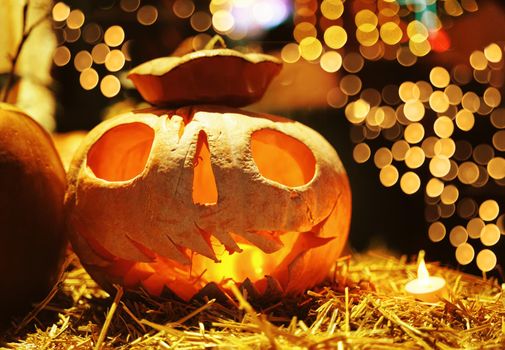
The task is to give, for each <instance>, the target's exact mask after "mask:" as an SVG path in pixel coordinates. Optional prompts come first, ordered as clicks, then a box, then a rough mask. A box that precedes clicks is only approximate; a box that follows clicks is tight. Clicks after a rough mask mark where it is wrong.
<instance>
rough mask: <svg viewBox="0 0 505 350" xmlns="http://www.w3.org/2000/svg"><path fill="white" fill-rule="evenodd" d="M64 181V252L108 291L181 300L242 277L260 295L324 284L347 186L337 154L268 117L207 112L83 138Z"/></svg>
mask: <svg viewBox="0 0 505 350" xmlns="http://www.w3.org/2000/svg"><path fill="white" fill-rule="evenodd" d="M215 56H216V55H211V57H212V58H214V57H215ZM198 57H199V59H202V57H203V61H202V62H200V63H201V64H203V65H205V57H206V56H205V54H201V53H200V56H198ZM224 57H228V53H225V54H224ZM234 57H236V55H235V56H234ZM228 62H229V61H228ZM240 64H241V65H242V64H243V65H245V67H247V68H245V69H249V70H250V69H253V70H254V69H255V70H257V73H258V74H259V73H261V71H262V70H261V68H260V69H258V67H257V66H256V67H249V65H253V66H254V65H256V64H258V63H254V62H248V61H247V62H245V63H244V62H240ZM212 67H213V68H215V67H216V66H215V65H214V66H212ZM228 68H230V67H229V66H228ZM232 68H233V67H232ZM235 68H236V67H235ZM207 69H211V67H208V68H207ZM238 71H240V69H238ZM135 74H136V73H135ZM169 75H170V74H165V75H163V74H162V75H160V77H161V78H160V79H165V78H167V76H169ZM140 78H141V79H136V83H137V87H138V88H139V89H140V90H141V92H142V91H143V89H145V88H146V87H145V81H144V80H142V77H140ZM151 78H152V77H149V79H147V85H148V87H147V88H148V89H151V90H152V86H151V84H152V80H151ZM264 79H266V78H264ZM269 79H271V77H270V78H268V80H269ZM236 80H240V75H239V76H237V77H236ZM134 81H135V79H134ZM234 84H237V82H234ZM242 84H244V85H247V84H248V81H244V82H242ZM162 85H163V84H161V83H160V84H159V85H158V86H162ZM205 89H207V88H205ZM240 89H242V90H241V91H250V90H247V89H246V88H244V87H240V88H237V90H240ZM161 90H163V89H161ZM161 90H160V91H161ZM190 94H191V93H190V92H188V91H186V96H185V97H184V98H188V99H190V97H191V95H190ZM215 94H219V92H218V91H216V92H215ZM255 94H256V93H255ZM161 95H162V94H158V96H161ZM197 95H198V96H201V95H200V94H198V92H197ZM259 95H261V94H259ZM229 98H230V97H229V96H228V95H227V97H226V99H224V101H227V100H228V99H229ZM253 99H255V98H253ZM238 100H242V98H238V99H237V100H236V101H238ZM163 101H164V102H166V103H170V102H169V101H165V99H163ZM220 101H223V99H220ZM193 102H195V101H193ZM68 179H69V188H68V192H67V197H66V205H67V209H68V214H69V215H68V226H69V229H70V237H71V241H72V244H73V247H74V249H75V251H76V252H77V254H78V255H79V257H80V259H81V261H82V263H83V264H84V266H85V267H86V268H87V269H88V271H89V272H90V274H91V275H92V276H94V278H95V279H96V280H97V281H98V282H99V283H101V284H102V285H103V286H105V287H106V288H110V286H111V284H112V283H119V284H122V285H124V286H125V287H127V288H136V287H138V286H141V287H143V288H144V289H146V290H147V291H148V292H149V293H151V294H153V295H159V294H160V293H162V292H163V290H164V289H165V288H167V289H169V290H170V291H172V292H174V293H175V294H176V295H177V296H179V297H180V298H182V299H184V300H189V299H190V298H191V297H193V296H194V295H195V294H197V293H198V292H199V291H201V290H202V289H203V288H204V287H205V286H206V285H207V284H208V283H212V282H213V283H215V284H217V285H218V286H219V287H222V288H223V289H226V284H227V282H229V281H235V282H238V283H240V282H243V281H244V280H249V281H250V282H251V283H252V285H254V287H255V288H256V289H257V291H258V292H259V293H262V292H265V290H269V289H268V288H271V287H274V288H275V289H277V290H279V291H282V293H284V294H293V293H300V292H303V291H304V290H306V289H307V288H309V287H312V286H314V285H315V284H317V283H320V282H321V281H323V280H324V279H325V278H326V277H327V276H328V275H329V273H330V271H331V269H332V266H333V264H334V263H335V260H336V259H337V258H338V257H339V255H340V254H341V252H342V250H343V248H344V245H345V243H346V239H347V233H348V228H349V221H350V210H351V204H350V189H349V184H348V180H347V177H346V174H345V171H344V169H343V167H342V164H341V162H340V160H339V158H338V156H337V153H336V152H335V150H334V149H333V148H332V147H331V146H330V144H329V143H328V142H326V140H324V138H323V137H322V136H320V135H319V134H318V133H317V132H315V131H314V130H312V129H310V128H308V127H306V126H304V125H302V124H300V123H297V122H294V121H291V120H288V119H284V118H281V117H276V116H272V115H267V114H257V113H252V112H246V111H243V110H240V109H234V108H230V107H224V106H213V105H193V106H187V107H181V108H178V109H162V108H153V109H148V110H143V111H134V112H131V113H127V114H124V115H122V116H119V117H116V118H113V119H111V120H108V121H105V122H103V123H102V124H100V125H99V126H97V127H96V128H95V129H94V130H92V131H91V132H90V133H89V134H88V136H87V137H86V138H85V140H84V141H83V143H82V144H81V147H80V149H79V150H78V151H77V155H76V157H75V158H74V161H73V163H72V165H71V167H70V170H69V174H68Z"/></svg>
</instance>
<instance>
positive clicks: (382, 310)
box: [5, 252, 505, 350]
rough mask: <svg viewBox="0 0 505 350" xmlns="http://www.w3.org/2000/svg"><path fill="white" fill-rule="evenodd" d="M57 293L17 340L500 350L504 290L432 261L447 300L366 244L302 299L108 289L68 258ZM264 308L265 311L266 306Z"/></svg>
mask: <svg viewBox="0 0 505 350" xmlns="http://www.w3.org/2000/svg"><path fill="white" fill-rule="evenodd" d="M72 261H73V262H72V263H70V267H69V268H68V269H67V272H66V274H65V275H64V277H63V279H62V281H61V282H60V283H59V285H58V287H56V288H55V289H54V290H53V292H52V294H51V295H50V296H48V298H46V300H45V301H44V302H43V303H42V304H41V305H39V307H38V308H37V309H35V310H34V311H33V312H32V314H31V315H29V317H27V318H25V320H22V321H19V322H17V323H16V324H15V325H13V328H12V329H11V330H10V331H9V333H8V334H7V342H6V343H5V346H7V348H13V349H37V350H38V349H41V350H42V349H98V348H101V349H174V348H177V349H192V348H215V347H226V348H277V349H293V348H310V349H321V348H335V349H396V348H402V349H462V348H464V349H503V348H505V299H504V298H502V293H503V288H502V286H500V285H499V284H498V283H497V282H496V280H493V279H491V280H487V281H486V280H483V279H481V278H478V277H475V276H471V275H467V274H463V273H461V272H458V271H455V270H450V269H446V268H441V267H439V266H437V265H436V264H428V268H429V269H430V272H431V273H432V274H436V275H440V276H442V277H444V278H445V279H446V280H447V282H448V284H449V287H450V297H449V300H445V301H443V302H439V303H436V304H430V303H422V302H418V301H415V300H414V299H413V298H411V297H408V296H406V295H405V293H404V292H403V290H402V288H403V286H404V284H405V283H406V282H407V281H408V280H410V279H413V278H415V274H416V264H415V263H407V262H406V259H405V258H400V259H397V258H394V257H392V256H389V255H388V254H380V253H373V252H370V253H368V254H365V255H356V256H354V257H353V258H351V259H350V260H345V259H343V260H342V261H340V262H338V271H339V277H338V278H337V279H335V281H333V283H332V284H331V285H328V286H326V287H321V288H318V289H315V290H314V291H309V292H308V293H307V294H306V295H304V296H303V297H300V298H298V299H296V300H282V301H280V302H279V301H278V302H277V303H272V304H270V305H266V306H265V305H254V304H253V305H251V304H250V303H249V302H247V301H246V298H244V297H243V296H242V294H241V293H240V292H239V291H238V290H237V289H235V291H234V293H235V296H236V299H235V300H236V301H231V299H230V301H229V303H231V304H229V305H227V306H223V305H221V304H220V303H218V302H215V301H214V300H212V299H211V300H207V301H205V300H204V301H201V302H197V301H195V302H192V303H190V304H185V303H182V302H178V301H174V300H169V299H153V298H149V297H147V296H146V295H144V294H142V293H138V294H132V295H128V296H124V295H122V290H121V289H118V293H117V294H116V295H115V296H111V297H109V296H108V295H107V294H106V293H105V292H103V291H102V290H101V289H100V288H99V287H98V286H97V285H96V284H95V283H94V282H93V281H92V280H91V279H90V277H89V276H88V275H87V274H86V272H85V271H84V270H83V269H82V268H81V267H79V266H78V265H76V263H75V260H73V259H72ZM261 307H263V310H262V312H257V311H255V310H260V309H261Z"/></svg>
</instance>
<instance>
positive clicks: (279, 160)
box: [251, 129, 316, 187]
mask: <svg viewBox="0 0 505 350" xmlns="http://www.w3.org/2000/svg"><path fill="white" fill-rule="evenodd" d="M251 151H252V156H253V159H254V162H255V163H256V166H257V167H258V170H259V172H260V174H261V175H262V176H263V177H265V178H267V179H269V180H272V181H275V182H278V183H280V184H283V185H285V186H289V187H296V186H303V185H305V184H307V183H309V182H310V180H312V178H313V177H314V173H315V171H316V159H315V157H314V154H313V153H312V151H311V150H310V149H309V148H308V147H307V146H306V145H304V144H303V143H302V142H300V141H299V140H297V139H295V138H294V137H291V136H288V135H286V134H284V133H282V132H280V131H277V130H273V129H261V130H258V131H255V132H254V133H253V134H252V136H251Z"/></svg>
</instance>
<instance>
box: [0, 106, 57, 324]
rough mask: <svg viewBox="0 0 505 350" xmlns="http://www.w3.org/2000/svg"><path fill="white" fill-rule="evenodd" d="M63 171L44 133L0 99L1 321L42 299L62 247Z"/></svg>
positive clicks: (53, 281)
mask: <svg viewBox="0 0 505 350" xmlns="http://www.w3.org/2000/svg"><path fill="white" fill-rule="evenodd" d="M64 193H65V171H64V170H63V167H62V165H61V161H60V159H59V157H58V154H57V152H56V150H55V148H54V145H53V143H52V141H51V138H50V136H49V134H48V133H47V132H46V131H45V130H44V129H43V128H42V127H41V126H40V125H39V124H37V123H36V122H35V121H34V120H33V119H31V118H30V117H28V116H27V115H26V114H24V113H23V112H21V111H20V110H19V109H17V108H16V107H14V106H12V105H8V104H4V103H0V276H1V279H2V288H1V289H0V321H1V320H2V319H3V320H5V319H6V318H7V317H8V316H9V315H10V314H12V313H14V312H20V311H21V310H22V309H26V308H29V307H30V305H31V303H32V302H34V301H37V299H39V300H40V299H42V298H43V297H44V296H45V293H47V292H48V291H49V289H50V288H51V287H52V285H53V284H54V283H55V282H56V279H57V277H58V274H59V272H60V266H61V262H62V258H63V253H64V251H65V247H66V240H65V237H64V234H63V233H64V213H63V196H64Z"/></svg>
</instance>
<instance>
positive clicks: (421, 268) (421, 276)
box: [417, 258, 430, 282]
mask: <svg viewBox="0 0 505 350" xmlns="http://www.w3.org/2000/svg"><path fill="white" fill-rule="evenodd" d="M417 279H418V280H419V281H421V282H427V281H429V279H430V273H429V272H428V269H427V268H426V264H425V262H424V258H421V259H420V260H419V265H418V267H417Z"/></svg>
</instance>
